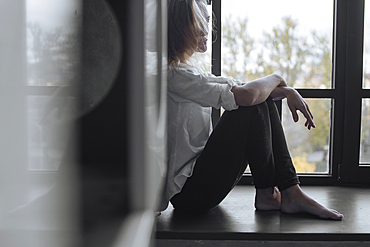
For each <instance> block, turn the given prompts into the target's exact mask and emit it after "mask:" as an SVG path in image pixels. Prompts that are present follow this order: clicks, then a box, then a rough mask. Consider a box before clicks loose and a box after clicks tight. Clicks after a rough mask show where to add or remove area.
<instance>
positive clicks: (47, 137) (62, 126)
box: [27, 88, 76, 171]
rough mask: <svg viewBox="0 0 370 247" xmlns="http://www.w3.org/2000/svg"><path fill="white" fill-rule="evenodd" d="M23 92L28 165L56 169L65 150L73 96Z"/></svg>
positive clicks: (35, 167)
mask: <svg viewBox="0 0 370 247" xmlns="http://www.w3.org/2000/svg"><path fill="white" fill-rule="evenodd" d="M61 90H68V88H61V89H59V90H58V91H57V92H56V93H54V94H53V95H52V96H27V128H28V129H27V133H28V169H30V170H39V171H56V170H57V169H58V166H59V163H60V161H61V159H62V156H63V154H64V152H65V150H66V145H67V141H68V139H67V138H68V137H69V136H70V135H69V134H70V131H71V128H70V127H71V126H70V122H69V120H70V119H71V117H72V114H73V111H74V110H75V106H76V98H74V97H65V96H59V93H61ZM62 93H63V92H62Z"/></svg>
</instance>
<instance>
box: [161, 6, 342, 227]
mask: <svg viewBox="0 0 370 247" xmlns="http://www.w3.org/2000/svg"><path fill="white" fill-rule="evenodd" d="M167 7H168V67H169V69H168V163H169V164H168V165H169V169H168V180H167V189H166V196H165V200H164V202H163V204H162V210H164V209H165V208H166V207H167V205H168V201H171V203H172V205H173V206H174V208H175V210H177V211H180V212H188V213H189V212H190V213H204V212H207V211H209V210H210V209H212V208H213V207H215V206H217V205H218V204H219V203H220V202H221V201H222V200H223V199H224V198H225V197H226V195H227V194H228V193H229V192H230V191H231V189H232V188H233V187H234V186H235V185H236V184H237V182H238V181H239V179H240V178H241V176H242V174H243V172H244V170H245V169H246V166H247V165H248V164H249V165H250V168H251V172H252V175H253V180H254V184H255V187H256V195H255V208H256V209H257V210H281V211H282V212H285V213H300V212H306V213H311V214H313V215H317V216H319V217H321V218H330V219H334V220H340V219H342V217H343V215H341V214H340V213H338V212H337V211H335V210H332V209H328V208H326V207H324V206H322V205H321V204H319V203H318V202H316V201H315V200H313V199H312V198H310V197H308V196H307V195H306V194H304V193H303V191H302V190H301V189H300V187H299V180H298V177H297V174H296V171H295V169H294V166H293V164H292V160H291V158H290V154H289V151H288V148H287V144H286V141H285V136H284V132H283V129H282V126H281V123H280V119H279V116H278V112H277V109H276V106H275V104H274V102H273V100H274V99H281V98H287V102H288V106H289V109H290V111H291V113H292V117H293V119H294V121H295V122H297V121H298V115H297V111H300V112H301V113H302V114H303V116H304V117H305V119H306V123H305V126H306V127H307V128H308V129H309V130H310V129H311V128H314V127H315V124H314V122H313V116H312V114H311V112H310V109H309V107H308V105H307V103H306V102H305V101H304V99H303V98H302V97H301V96H300V94H299V93H298V92H297V91H296V90H294V89H293V88H290V87H289V86H288V85H287V83H286V81H285V80H284V79H283V78H282V77H281V76H279V75H276V74H272V75H269V76H266V77H264V78H261V79H258V80H255V81H252V82H248V83H242V82H240V81H237V80H234V79H232V78H225V77H216V76H214V75H212V74H209V73H206V72H204V71H201V70H200V69H198V68H196V67H193V66H192V65H191V64H190V62H189V60H190V58H191V56H192V55H193V54H194V53H195V52H205V51H206V50H207V36H208V31H209V30H208V22H209V19H210V16H209V13H208V11H207V3H206V0H168V4H167ZM221 106H222V107H223V108H224V109H225V110H226V111H225V113H224V114H223V115H222V117H221V119H220V120H219V122H218V124H217V126H216V127H215V129H214V130H212V125H211V109H212V107H214V108H220V107H221Z"/></svg>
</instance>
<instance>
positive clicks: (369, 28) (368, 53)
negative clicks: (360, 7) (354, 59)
mask: <svg viewBox="0 0 370 247" xmlns="http://www.w3.org/2000/svg"><path fill="white" fill-rule="evenodd" d="M364 32H365V33H364V37H365V38H364V80H363V87H364V88H370V2H369V1H365V29H364Z"/></svg>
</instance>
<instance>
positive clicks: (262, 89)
mask: <svg viewBox="0 0 370 247" xmlns="http://www.w3.org/2000/svg"><path fill="white" fill-rule="evenodd" d="M231 91H232V92H233V93H234V97H235V102H236V104H237V105H241V106H252V105H257V104H260V103H262V102H263V101H265V100H266V99H267V98H268V97H271V98H273V99H275V100H276V99H283V98H287V103H288V107H289V110H290V112H291V113H292V117H293V120H294V122H297V121H298V120H299V117H298V114H297V111H300V112H301V113H302V114H303V116H304V117H305V118H306V122H305V126H306V127H307V128H308V129H309V130H310V129H311V128H315V127H316V125H315V123H314V122H313V115H312V113H311V111H310V108H309V107H308V104H307V102H306V101H305V100H304V99H303V98H302V96H301V95H300V94H299V93H298V92H297V90H295V89H294V88H291V87H288V85H287V83H286V81H285V80H284V79H283V78H282V77H281V76H279V75H277V74H272V75H269V76H266V77H264V78H261V79H258V80H255V81H252V82H249V83H247V84H244V85H242V86H234V87H233V88H232V89H231Z"/></svg>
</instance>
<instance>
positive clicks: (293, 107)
mask: <svg viewBox="0 0 370 247" xmlns="http://www.w3.org/2000/svg"><path fill="white" fill-rule="evenodd" d="M288 106H289V109H290V112H291V113H292V118H293V120H294V122H298V120H299V117H298V114H297V111H300V112H301V113H302V114H303V116H304V117H305V118H306V122H305V124H304V125H305V127H306V128H308V129H309V130H311V128H315V127H316V125H315V123H314V122H313V115H312V113H311V111H310V108H309V107H308V104H307V103H306V101H304V100H303V99H302V101H301V102H299V103H296V104H294V103H293V104H289V102H288Z"/></svg>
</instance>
